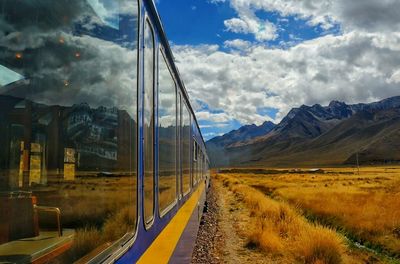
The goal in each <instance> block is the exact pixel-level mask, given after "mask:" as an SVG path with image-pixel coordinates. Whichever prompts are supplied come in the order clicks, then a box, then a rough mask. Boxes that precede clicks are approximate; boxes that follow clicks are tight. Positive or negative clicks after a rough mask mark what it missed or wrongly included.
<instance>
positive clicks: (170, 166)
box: [158, 52, 177, 211]
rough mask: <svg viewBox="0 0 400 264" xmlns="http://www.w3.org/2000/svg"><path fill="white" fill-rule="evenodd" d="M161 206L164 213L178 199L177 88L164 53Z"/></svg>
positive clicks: (160, 115) (161, 74)
mask: <svg viewBox="0 0 400 264" xmlns="http://www.w3.org/2000/svg"><path fill="white" fill-rule="evenodd" d="M158 98H159V104H158V118H159V135H158V137H159V173H158V174H159V178H158V179H159V184H158V189H159V204H160V211H164V210H165V209H166V208H168V206H170V205H171V204H172V203H173V202H174V201H175V199H176V179H177V178H176V176H177V173H176V156H177V127H176V126H177V120H176V116H177V106H176V86H175V82H174V79H173V78H172V75H171V73H170V71H169V68H168V65H167V63H166V60H165V58H164V55H163V54H162V52H160V64H159V95H158Z"/></svg>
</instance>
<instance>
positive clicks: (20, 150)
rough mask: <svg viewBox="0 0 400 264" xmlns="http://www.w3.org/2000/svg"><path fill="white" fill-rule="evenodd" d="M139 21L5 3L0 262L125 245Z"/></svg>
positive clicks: (132, 196) (53, 5)
mask: <svg viewBox="0 0 400 264" xmlns="http://www.w3.org/2000/svg"><path fill="white" fill-rule="evenodd" d="M138 20H139V19H138V2H137V1H135V0H119V1H112V0H103V1H97V2H96V4H93V1H89V0H82V1H70V0H57V1H30V0H20V1H1V9H0V21H1V24H2V25H7V26H6V27H2V28H1V29H0V32H1V33H0V35H2V40H1V45H0V135H1V136H0V146H1V148H0V225H1V227H0V262H6V263H30V262H35V263H36V262H37V261H38V262H41V261H43V260H44V259H45V260H46V262H51V263H73V262H75V261H77V260H81V261H82V262H86V260H89V259H91V258H92V257H93V256H95V255H97V254H99V253H100V252H103V250H107V251H108V250H112V248H109V246H110V245H114V246H115V247H119V246H120V245H121V243H124V242H126V241H127V239H129V238H131V237H132V236H133V233H134V232H135V226H136V213H137V201H136V199H137V177H136V171H137V155H136V154H137V140H136V138H137V54H138V51H137V47H138V45H137V43H138ZM59 220H60V221H59ZM14 250H15V251H14Z"/></svg>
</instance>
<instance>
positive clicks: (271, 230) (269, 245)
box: [220, 177, 345, 264]
mask: <svg viewBox="0 0 400 264" xmlns="http://www.w3.org/2000/svg"><path fill="white" fill-rule="evenodd" d="M220 179H222V181H223V183H224V185H225V186H227V187H229V188H230V189H231V190H232V192H233V193H234V194H235V195H237V196H238V198H239V200H242V201H243V202H244V204H245V205H246V206H247V207H248V209H249V211H250V214H251V215H252V217H253V218H254V221H255V223H256V224H253V225H252V226H251V231H250V232H249V233H248V238H249V246H252V245H255V246H257V247H258V248H260V249H262V250H264V251H266V252H268V253H270V254H272V255H285V254H288V253H289V254H290V255H291V257H292V258H293V260H294V261H300V262H301V263H310V264H312V263H326V264H337V263H341V262H342V260H343V255H344V252H345V246H344V243H343V240H342V238H341V237H340V236H339V235H337V234H336V232H334V231H332V230H330V229H328V228H325V227H322V226H319V225H314V224H310V223H308V222H307V221H306V219H305V218H304V217H302V215H301V214H299V212H298V211H297V210H296V209H293V208H292V207H291V206H289V205H288V204H287V203H285V202H278V201H275V200H273V199H270V198H268V197H266V196H265V195H264V194H263V193H261V192H260V191H257V190H255V189H254V188H251V187H249V186H246V185H243V184H240V183H239V182H238V181H235V180H232V179H229V178H227V177H222V178H220Z"/></svg>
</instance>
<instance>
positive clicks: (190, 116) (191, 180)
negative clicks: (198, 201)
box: [181, 97, 193, 197]
mask: <svg viewBox="0 0 400 264" xmlns="http://www.w3.org/2000/svg"><path fill="white" fill-rule="evenodd" d="M182 99H184V97H182ZM184 109H185V113H186V114H187V115H188V117H189V126H188V128H189V138H188V139H189V142H188V144H189V146H188V147H189V157H188V161H189V162H188V165H189V176H188V177H189V188H188V190H187V191H186V192H185V189H184V186H183V184H182V193H183V197H185V196H187V195H188V194H189V193H190V192H191V191H192V186H193V185H192V182H193V179H192V163H193V161H192V160H193V158H192V155H193V153H192V142H191V139H192V129H191V127H192V114H191V112H190V109H189V107H188V106H187V104H186V101H185V100H182V104H181V110H182V111H181V114H182V116H183V112H184ZM183 128H184V127H183V126H182V128H181V129H182V130H183ZM181 138H182V137H181ZM182 149H184V148H183V144H182ZM184 154H186V153H184ZM182 165H183V163H182ZM182 165H181V167H182ZM183 177H184V175H183V173H182V183H183Z"/></svg>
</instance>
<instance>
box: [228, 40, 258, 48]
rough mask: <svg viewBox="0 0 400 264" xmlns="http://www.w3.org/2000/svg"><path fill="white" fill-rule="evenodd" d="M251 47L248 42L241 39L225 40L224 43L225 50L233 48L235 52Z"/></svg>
mask: <svg viewBox="0 0 400 264" xmlns="http://www.w3.org/2000/svg"><path fill="white" fill-rule="evenodd" d="M251 46H252V43H251V42H250V41H245V40H242V39H234V40H227V41H225V42H224V47H225V48H233V49H237V50H246V49H248V48H250V47H251Z"/></svg>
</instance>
